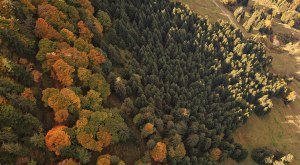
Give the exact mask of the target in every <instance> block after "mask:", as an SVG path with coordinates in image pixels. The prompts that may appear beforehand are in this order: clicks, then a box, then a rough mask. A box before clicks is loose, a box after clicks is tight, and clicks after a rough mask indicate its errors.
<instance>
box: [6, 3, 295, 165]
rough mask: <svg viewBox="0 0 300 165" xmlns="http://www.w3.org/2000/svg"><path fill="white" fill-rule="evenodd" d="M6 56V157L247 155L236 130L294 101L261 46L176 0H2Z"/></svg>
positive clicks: (42, 160)
mask: <svg viewBox="0 0 300 165" xmlns="http://www.w3.org/2000/svg"><path fill="white" fill-rule="evenodd" d="M0 55H1V56H0V142H1V143H0V164H30V165H35V164H59V165H64V164H68V165H73V164H98V165H109V164H115V165H124V164H137V165H143V164H145V165H146V164H180V165H184V164H187V165H188V164H192V165H198V164H216V163H217V162H221V161H224V160H225V159H227V158H232V159H234V160H236V161H238V162H240V161H242V160H243V159H245V158H246V157H247V156H248V151H247V150H246V149H244V148H243V146H242V145H241V144H238V143H236V142H235V141H234V139H233V136H232V133H233V132H234V131H235V130H236V129H237V128H238V127H240V126H242V125H243V124H244V123H245V122H247V119H248V117H249V116H250V115H258V116H263V115H267V114H268V112H270V111H271V109H272V108H273V104H272V100H271V98H272V97H279V98H282V100H283V101H284V102H285V103H286V104H288V103H289V102H292V101H293V100H295V98H296V95H295V92H294V91H293V90H292V89H290V88H288V83H289V81H288V80H287V79H286V78H284V77H280V76H278V75H275V74H273V73H271V72H269V67H270V66H271V62H272V59H271V58H270V57H268V56H267V55H266V51H265V50H264V47H263V45H262V44H261V43H258V42H256V41H254V40H252V39H248V38H244V37H243V35H242V33H241V32H240V30H238V29H235V28H234V27H233V26H232V25H231V24H229V23H227V22H223V21H219V22H216V23H213V24H212V23H210V22H209V19H208V18H202V17H200V16H198V15H197V14H196V13H194V12H192V11H191V10H190V9H189V8H188V7H186V6H184V5H182V4H181V3H177V2H176V3H175V2H170V1H169V0H163V1H159V0H149V1H145V0H91V1H90V0H20V1H13V0H0ZM128 144H132V145H133V146H135V147H136V148H138V150H139V153H140V155H139V158H137V159H134V160H133V158H130V157H125V156H124V154H120V153H122V152H126V151H127V150H128V148H127V149H126V150H125V149H124V147H123V148H122V147H121V148H119V149H121V152H114V150H113V149H114V148H115V147H117V146H129V145H128ZM132 145H131V146H132ZM122 149H124V150H123V151H122ZM129 149H130V148H129ZM264 151H265V150H263V149H261V150H259V149H258V150H257V151H256V152H254V153H253V154H252V157H255V158H256V157H259V156H260V157H259V158H257V161H258V162H259V161H260V160H261V157H262V156H261V154H259V153H260V152H261V153H264ZM268 153H272V152H271V151H270V152H268ZM253 155H254V156H253ZM255 155H259V156H255ZM271 155H272V154H271ZM273 155H276V154H273ZM249 156H250V155H249ZM267 156H270V154H269V155H267ZM265 157H266V156H265Z"/></svg>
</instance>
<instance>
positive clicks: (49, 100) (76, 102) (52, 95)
mask: <svg viewBox="0 0 300 165" xmlns="http://www.w3.org/2000/svg"><path fill="white" fill-rule="evenodd" d="M42 93H43V97H42V101H43V102H44V103H46V105H48V106H50V107H51V108H52V109H53V110H54V111H59V110H62V109H66V110H67V109H68V108H69V106H70V105H73V106H74V107H75V108H77V109H80V107H81V104H80V98H79V97H78V96H77V95H76V94H75V92H74V91H72V90H71V89H68V88H63V89H61V90H60V91H59V90H58V89H55V88H47V89H45V90H43V92H42Z"/></svg>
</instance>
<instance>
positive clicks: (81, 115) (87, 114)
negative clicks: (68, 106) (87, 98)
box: [79, 109, 93, 118]
mask: <svg viewBox="0 0 300 165" xmlns="http://www.w3.org/2000/svg"><path fill="white" fill-rule="evenodd" d="M92 113H93V112H92V111H90V110H87V109H83V110H81V111H80V112H79V118H84V117H85V118H88V117H90V116H91V115H92Z"/></svg>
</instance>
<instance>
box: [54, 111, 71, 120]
mask: <svg viewBox="0 0 300 165" xmlns="http://www.w3.org/2000/svg"><path fill="white" fill-rule="evenodd" d="M68 117H69V112H68V110H66V109H61V110H58V111H55V113H54V120H55V121H56V122H58V123H62V122H64V121H66V120H67V119H68Z"/></svg>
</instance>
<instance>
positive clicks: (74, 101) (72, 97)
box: [60, 88, 81, 109]
mask: <svg viewBox="0 0 300 165" xmlns="http://www.w3.org/2000/svg"><path fill="white" fill-rule="evenodd" d="M60 93H61V94H62V95H63V96H65V97H66V98H67V99H68V100H70V101H71V102H72V104H73V105H74V106H75V107H76V108H78V109H79V108H80V107H81V105H80V98H79V97H78V96H77V95H76V93H75V92H74V91H72V90H71V89H68V88H63V89H62V90H61V91H60Z"/></svg>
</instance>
